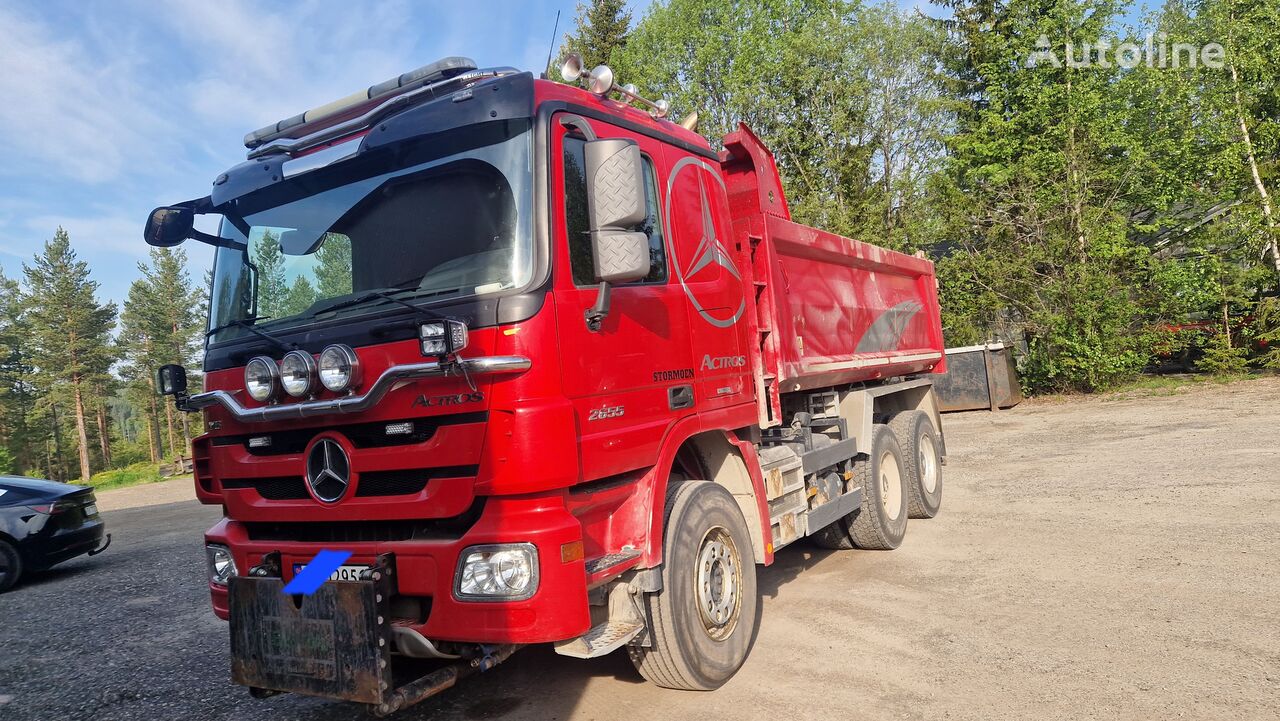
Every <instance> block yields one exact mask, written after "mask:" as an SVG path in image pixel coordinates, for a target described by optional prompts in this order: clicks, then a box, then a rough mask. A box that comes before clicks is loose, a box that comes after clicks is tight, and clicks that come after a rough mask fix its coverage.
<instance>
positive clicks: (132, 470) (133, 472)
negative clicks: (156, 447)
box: [89, 463, 164, 491]
mask: <svg viewBox="0 0 1280 721" xmlns="http://www.w3.org/2000/svg"><path fill="white" fill-rule="evenodd" d="M163 480H164V476H162V475H160V466H157V465H154V464H151V463H135V464H133V465H131V466H127V467H125V468H117V469H115V470H110V471H103V472H102V473H95V474H94V475H93V477H92V478H90V479H89V485H90V486H93V487H94V488H95V489H97V490H100V491H101V490H106V489H109V488H123V487H124V486H136V485H139V484H142V483H156V482H158V481H163Z"/></svg>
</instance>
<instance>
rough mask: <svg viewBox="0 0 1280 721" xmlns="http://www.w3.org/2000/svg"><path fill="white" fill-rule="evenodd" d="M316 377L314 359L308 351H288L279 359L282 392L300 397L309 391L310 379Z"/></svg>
mask: <svg viewBox="0 0 1280 721" xmlns="http://www.w3.org/2000/svg"><path fill="white" fill-rule="evenodd" d="M315 377H316V360H315V359H314V358H312V357H311V354H310V353H304V352H303V351H300V350H295V351H290V352H288V353H286V354H285V356H284V358H283V359H282V360H281V361H280V385H281V386H284V392H285V393H288V394H289V395H291V396H293V397H294V398H301V397H302V396H305V395H307V394H308V393H310V392H311V385H312V379H314V378H315Z"/></svg>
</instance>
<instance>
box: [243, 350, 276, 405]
mask: <svg viewBox="0 0 1280 721" xmlns="http://www.w3.org/2000/svg"><path fill="white" fill-rule="evenodd" d="M279 377H280V369H279V368H277V367H276V362H275V361H273V360H271V359H270V358H267V357H266V356H258V357H257V358H254V359H253V360H251V361H249V363H248V364H247V365H246V366H245V367H244V389H245V390H246V391H248V392H249V397H250V398H252V399H254V400H255V401H257V402H259V403H266V402H267V401H269V400H271V399H272V398H274V397H275V395H276V380H277V379H278V378H279Z"/></svg>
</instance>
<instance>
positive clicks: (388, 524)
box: [244, 498, 484, 543]
mask: <svg viewBox="0 0 1280 721" xmlns="http://www.w3.org/2000/svg"><path fill="white" fill-rule="evenodd" d="M483 509H484V499H481V498H477V499H476V501H475V503H473V504H471V508H469V509H467V511H466V512H465V513H463V514H462V515H459V516H454V517H452V518H440V519H434V520H424V521H334V522H330V521H325V522H321V523H310V522H303V523H260V522H252V523H245V524H244V527H245V531H246V532H247V533H248V534H249V540H251V541H292V542H296V543H374V542H379V541H448V540H454V539H458V538H461V537H462V536H463V535H464V534H465V533H466V532H467V530H468V529H470V528H471V526H472V525H474V524H475V522H476V519H478V518H479V517H480V513H481V511H482V510H483Z"/></svg>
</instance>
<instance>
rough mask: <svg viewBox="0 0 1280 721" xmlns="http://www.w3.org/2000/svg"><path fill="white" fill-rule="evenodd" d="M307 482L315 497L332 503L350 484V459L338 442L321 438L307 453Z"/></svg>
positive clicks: (340, 496)
mask: <svg viewBox="0 0 1280 721" xmlns="http://www.w3.org/2000/svg"><path fill="white" fill-rule="evenodd" d="M307 483H308V484H310V485H311V492H312V493H314V494H315V496H316V498H318V499H320V500H321V501H324V502H325V503H333V502H334V501H337V500H338V499H340V498H342V495H343V494H344V493H346V492H347V487H348V486H350V485H351V461H350V459H348V458H347V452H346V451H344V450H342V446H340V445H338V442H337V441H335V440H332V439H329V438H321V439H320V442H318V443H316V444H315V445H314V446H312V447H311V451H310V452H308V453H307Z"/></svg>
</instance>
